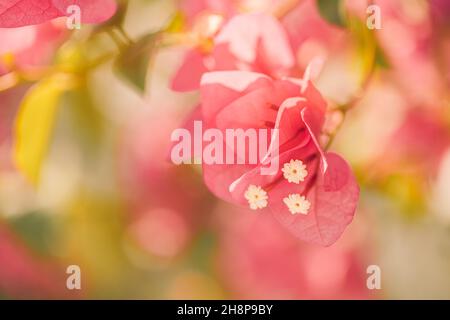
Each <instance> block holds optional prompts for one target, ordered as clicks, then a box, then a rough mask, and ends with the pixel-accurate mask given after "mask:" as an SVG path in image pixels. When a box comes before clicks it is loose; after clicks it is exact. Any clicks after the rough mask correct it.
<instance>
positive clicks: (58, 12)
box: [0, 0, 117, 28]
mask: <svg viewBox="0 0 450 320" xmlns="http://www.w3.org/2000/svg"><path fill="white" fill-rule="evenodd" d="M71 5H77V6H79V7H80V9H81V20H82V22H83V23H101V22H104V21H106V20H108V19H109V18H111V17H112V16H113V15H114V13H115V12H116V9H117V4H116V2H115V1H114V0H1V1H0V28H17V27H22V26H27V25H35V24H41V23H44V22H46V21H49V20H52V19H55V18H58V17H63V16H66V15H68V13H67V8H68V7H69V6H71Z"/></svg>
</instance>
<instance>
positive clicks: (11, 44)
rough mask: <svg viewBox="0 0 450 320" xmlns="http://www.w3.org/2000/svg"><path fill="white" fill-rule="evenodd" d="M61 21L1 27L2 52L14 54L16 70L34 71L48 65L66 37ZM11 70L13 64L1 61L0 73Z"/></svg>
mask: <svg viewBox="0 0 450 320" xmlns="http://www.w3.org/2000/svg"><path fill="white" fill-rule="evenodd" d="M60 22H61V21H53V22H47V23H43V24H41V25H37V26H27V27H22V28H13V29H0V39H2V42H1V45H0V54H11V55H12V56H13V67H14V70H15V71H19V72H20V71H34V70H36V69H39V68H43V67H45V66H48V65H49V64H50V63H51V62H52V60H53V57H54V55H55V52H56V49H57V48H58V46H59V45H61V43H62V42H63V41H64V40H65V39H66V36H67V32H66V29H65V26H64V25H63V24H61V23H60ZM9 71H11V66H8V65H5V62H1V61H0V75H4V74H6V73H8V72H9Z"/></svg>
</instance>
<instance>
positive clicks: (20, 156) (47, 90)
mask: <svg viewBox="0 0 450 320" xmlns="http://www.w3.org/2000/svg"><path fill="white" fill-rule="evenodd" d="M68 80H69V79H68V78H67V77H66V76H62V75H54V76H52V77H50V78H46V79H44V80H42V81H41V82H39V83H38V84H37V85H36V86H34V87H33V88H31V91H29V92H28V94H27V95H26V96H25V98H24V100H23V101H22V104H21V106H20V107H19V112H18V115H17V117H16V123H15V128H14V134H15V139H14V146H13V160H14V163H15V164H16V166H17V168H18V169H19V170H20V171H21V172H22V173H23V174H24V176H25V177H26V178H28V180H29V181H30V182H31V183H33V184H34V185H36V184H38V182H39V178H40V171H41V165H42V161H43V159H44V157H45V156H46V153H47V150H48V146H49V143H50V137H51V134H52V130H53V126H54V122H55V118H56V113H57V110H58V104H59V99H60V97H61V95H62V93H63V92H64V91H65V90H66V89H67V88H68V87H69V85H70V84H69V82H70V81H68Z"/></svg>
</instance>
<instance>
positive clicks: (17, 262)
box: [0, 224, 79, 299]
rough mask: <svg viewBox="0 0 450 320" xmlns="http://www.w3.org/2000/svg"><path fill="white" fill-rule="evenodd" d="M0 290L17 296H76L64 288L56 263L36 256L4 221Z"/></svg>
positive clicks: (0, 244)
mask: <svg viewBox="0 0 450 320" xmlns="http://www.w3.org/2000/svg"><path fill="white" fill-rule="evenodd" d="M0 293H1V294H3V295H6V296H7V297H10V298H19V299H30V298H31V299H69V298H72V299H73V298H78V297H79V293H76V292H75V293H74V292H73V291H70V290H68V289H67V288H66V275H65V273H64V270H63V269H62V268H61V267H60V266H58V264H57V263H56V262H54V261H51V260H49V259H43V258H40V257H38V256H36V255H35V254H34V253H33V252H31V251H30V250H29V249H27V248H26V246H25V245H24V244H23V243H21V241H20V240H19V239H18V238H17V237H16V236H15V235H14V234H13V233H12V232H11V230H9V229H8V227H7V226H6V225H4V224H0Z"/></svg>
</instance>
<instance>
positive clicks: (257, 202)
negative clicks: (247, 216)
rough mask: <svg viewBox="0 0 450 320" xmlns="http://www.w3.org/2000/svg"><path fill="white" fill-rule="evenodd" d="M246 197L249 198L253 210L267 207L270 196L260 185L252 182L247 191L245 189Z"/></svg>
mask: <svg viewBox="0 0 450 320" xmlns="http://www.w3.org/2000/svg"><path fill="white" fill-rule="evenodd" d="M244 197H245V199H247V201H248V204H249V205H250V208H251V209H252V210H257V209H262V208H265V207H267V199H269V197H268V196H267V192H266V191H264V189H262V188H261V187H260V186H255V185H253V184H251V185H250V186H249V187H248V189H247V191H245V194H244Z"/></svg>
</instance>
